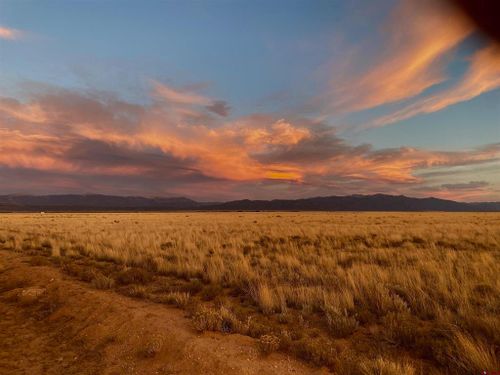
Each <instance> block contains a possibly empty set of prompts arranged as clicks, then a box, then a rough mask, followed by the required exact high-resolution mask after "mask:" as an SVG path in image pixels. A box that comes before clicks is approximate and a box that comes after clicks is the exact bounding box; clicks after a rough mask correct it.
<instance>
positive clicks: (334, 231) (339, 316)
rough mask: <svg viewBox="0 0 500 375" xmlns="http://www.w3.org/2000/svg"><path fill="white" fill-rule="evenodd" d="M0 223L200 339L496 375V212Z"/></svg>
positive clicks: (3, 238)
mask: <svg viewBox="0 0 500 375" xmlns="http://www.w3.org/2000/svg"><path fill="white" fill-rule="evenodd" d="M0 223H1V224H2V225H1V226H0V248H4V249H9V250H12V251H23V252H26V253H27V254H30V255H32V256H33V258H35V257H38V258H37V259H39V258H40V256H45V257H50V259H52V263H53V264H55V265H60V266H61V267H62V269H63V270H65V271H66V272H68V273H69V274H71V275H73V276H76V277H78V278H79V279H81V280H83V281H87V282H91V283H93V284H94V286H95V287H96V288H101V289H108V288H109V289H115V290H117V291H118V292H120V293H123V294H126V295H130V296H133V297H137V298H149V299H151V300H153V301H158V302H167V303H171V304H174V305H177V306H180V307H183V308H187V309H188V310H189V309H191V310H192V312H191V314H192V316H193V321H194V323H195V326H196V327H197V329H199V330H200V331H204V330H215V331H222V332H239V333H243V334H247V335H250V336H252V337H255V338H257V339H258V338H261V337H276V338H278V342H279V345H278V346H279V350H285V351H288V352H291V353H294V354H296V355H297V356H299V357H301V358H304V359H306V360H308V361H310V362H313V363H316V364H320V365H321V364H322V365H327V366H330V367H332V368H334V369H335V368H336V369H337V370H338V371H340V372H343V373H349V371H351V370H347V369H348V368H353V369H354V370H352V371H351V373H370V374H372V373H373V374H392V373H405V374H409V373H412V371H413V372H415V373H432V372H434V373H439V372H449V373H458V374H469V373H473V372H478V371H481V370H490V371H492V370H498V369H499V368H498V366H499V363H498V362H499V361H498V355H499V347H500V339H499V337H500V322H499V314H500V297H499V295H500V281H499V278H498V274H499V270H500V266H499V265H500V214H493V213H492V214H475V213H467V214H454V213H453V214H451V213H450V214H447V213H432V214H430V213H429V214H428V213H279V214H278V213H171V214H154V213H151V214H149V213H148V214H45V215H43V216H42V215H36V214H3V215H0ZM47 259H48V258H47ZM275 347H276V345H274V346H273V350H274V349H275ZM347 354H348V355H347ZM341 370H342V371H341ZM398 371H399V372H398Z"/></svg>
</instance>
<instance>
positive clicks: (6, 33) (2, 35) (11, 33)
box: [0, 26, 22, 40]
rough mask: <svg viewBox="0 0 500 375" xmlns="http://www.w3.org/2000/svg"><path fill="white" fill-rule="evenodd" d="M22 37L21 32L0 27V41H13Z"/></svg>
mask: <svg viewBox="0 0 500 375" xmlns="http://www.w3.org/2000/svg"><path fill="white" fill-rule="evenodd" d="M21 36H22V32H21V31H19V30H16V29H12V28H9V27H2V26H0V39H9V40H15V39H19V38H20V37H21Z"/></svg>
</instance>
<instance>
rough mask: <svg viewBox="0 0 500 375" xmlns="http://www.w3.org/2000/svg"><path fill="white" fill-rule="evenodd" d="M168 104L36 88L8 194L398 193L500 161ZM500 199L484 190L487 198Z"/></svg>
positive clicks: (9, 161) (15, 131)
mask: <svg viewBox="0 0 500 375" xmlns="http://www.w3.org/2000/svg"><path fill="white" fill-rule="evenodd" d="M170 94H171V92H170V91H169V95H167V96H168V98H166V97H163V98H161V99H158V91H157V87H155V86H153V87H152V92H151V101H150V102H149V104H143V105H139V104H133V103H128V102H126V101H123V100H121V99H119V98H117V97H116V96H115V95H113V94H111V93H102V92H91V91H83V92H81V91H77V90H67V89H61V88H57V87H51V86H46V85H39V86H34V87H31V91H30V92H29V93H27V94H26V95H25V97H26V98H29V99H27V100H25V101H20V100H18V99H16V98H3V99H2V100H1V101H0V124H1V126H0V138H1V139H2V142H1V143H0V169H1V173H0V175H1V177H0V183H1V186H2V191H3V192H7V190H8V192H16V191H17V190H19V191H26V190H27V189H28V188H27V187H30V188H31V189H34V190H33V192H67V191H72V192H78V191H80V192H82V191H83V192H105V193H113V192H114V193H120V194H139V195H140V194H149V195H173V194H175V195H189V196H191V197H194V198H200V197H202V198H205V199H215V198H217V199H223V198H224V199H230V198H242V197H253V198H273V197H276V196H280V197H285V196H286V197H289V198H292V197H301V196H309V195H327V194H352V193H374V192H385V193H397V194H400V193H408V192H415V191H416V190H414V189H415V188H416V187H418V186H425V185H426V184H427V178H426V177H425V176H423V175H422V173H423V172H425V171H433V170H434V169H435V168H440V169H446V168H452V167H456V166H466V165H475V164H476V165H479V164H486V163H489V162H491V161H494V160H498V159H500V144H491V145H486V146H483V147H479V148H476V149H472V150H465V151H460V152H458V151H457V152H443V151H433V150H422V149H416V148H408V147H401V148H393V149H382V150H375V149H373V147H372V146H371V145H368V144H363V145H352V144H349V142H347V141H346V140H344V139H342V138H340V137H338V136H337V135H336V133H335V131H334V130H333V129H331V128H330V127H328V126H327V125H326V124H323V123H321V122H318V121H312V120H307V119H303V118H293V117H291V118H281V117H279V116H276V115H271V114H253V115H250V116H245V117H239V118H234V119H227V118H224V117H221V116H216V117H214V116H212V115H211V114H210V112H209V111H207V109H206V108H205V106H204V105H200V103H201V102H203V103H205V102H211V101H212V99H211V98H208V97H204V98H205V99H204V100H203V101H201V100H200V99H199V98H197V97H196V95H194V96H193V97H191V96H190V95H188V94H187V93H185V92H184V93H183V95H187V96H185V97H183V98H182V99H179V96H178V95H170ZM187 97H190V98H191V99H189V100H188V99H187ZM207 112H208V113H207ZM40 176H43V178H42V177H40ZM33 178H36V180H33ZM33 181H41V182H37V183H33ZM470 181H479V179H478V180H470ZM452 183H454V182H453V181H450V182H448V181H446V180H445V181H442V182H441V183H440V184H441V185H445V184H452ZM494 188H495V185H494V184H492V185H491V186H478V187H477V189H479V190H481V191H483V193H484V192H486V191H490V190H491V189H494ZM28 190H29V189H28ZM472 190H473V187H471V188H470V189H469V191H472ZM439 191H441V192H442V191H447V192H449V193H450V194H452V193H453V191H458V190H456V189H455V190H452V189H445V187H440V190H439ZM417 193H418V191H417Z"/></svg>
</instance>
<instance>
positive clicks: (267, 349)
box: [259, 335, 280, 355]
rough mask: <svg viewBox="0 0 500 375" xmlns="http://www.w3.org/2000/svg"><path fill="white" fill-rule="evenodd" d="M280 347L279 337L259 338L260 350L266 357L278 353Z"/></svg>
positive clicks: (264, 336)
mask: <svg viewBox="0 0 500 375" xmlns="http://www.w3.org/2000/svg"><path fill="white" fill-rule="evenodd" d="M279 347H280V339H279V337H277V336H274V335H262V336H261V337H260V338H259V350H260V352H261V353H262V354H264V355H267V354H270V353H272V352H275V351H277V350H278V349H279Z"/></svg>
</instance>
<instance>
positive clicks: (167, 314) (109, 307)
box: [0, 250, 327, 375]
mask: <svg viewBox="0 0 500 375" xmlns="http://www.w3.org/2000/svg"><path fill="white" fill-rule="evenodd" d="M29 260H30V258H29V257H28V256H25V255H22V254H20V253H14V252H10V251H4V250H0V374H2V375H3V374H5V375H6V374H9V375H15V374H29V375H37V374H44V375H45V374H54V375H55V374H67V375H69V374H110V375H111V374H113V375H114V374H116V375H118V374H120V375H122V374H140V375H143V374H144V375H147V374H190V375H192V374H245V375H247V374H248V375H249V374H259V375H266V374H273V375H274V374H326V373H327V371H326V370H321V369H313V368H310V367H307V366H306V365H304V364H302V363H301V362H298V361H297V360H295V359H292V358H290V357H287V356H285V355H282V354H278V353H274V354H271V355H270V356H267V357H263V356H262V355H260V354H259V352H258V350H257V347H256V344H255V340H253V339H251V338H249V337H245V336H241V335H223V334H218V333H204V334H198V333H197V332H196V331H195V330H194V329H193V328H192V325H191V323H190V321H189V319H187V318H186V317H185V316H184V313H183V312H182V311H181V310H178V309H174V308H169V307H166V306H163V305H158V304H154V303H151V302H146V301H141V300H135V299H132V298H128V297H124V296H121V295H118V294H116V293H113V292H106V291H100V290H95V289H91V288H90V287H89V285H88V284H84V283H81V282H78V281H75V280H73V279H71V278H70V277H68V276H66V275H64V274H62V273H61V272H60V271H59V270H58V269H57V268H55V267H51V266H33V265H30V262H29Z"/></svg>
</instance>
